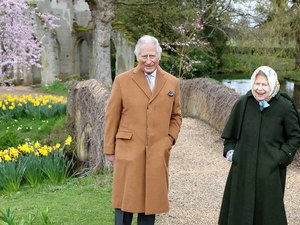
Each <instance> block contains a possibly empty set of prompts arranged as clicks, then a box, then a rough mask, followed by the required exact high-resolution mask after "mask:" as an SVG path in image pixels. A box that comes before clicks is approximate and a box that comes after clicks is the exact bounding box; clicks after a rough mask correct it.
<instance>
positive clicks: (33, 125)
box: [0, 115, 68, 149]
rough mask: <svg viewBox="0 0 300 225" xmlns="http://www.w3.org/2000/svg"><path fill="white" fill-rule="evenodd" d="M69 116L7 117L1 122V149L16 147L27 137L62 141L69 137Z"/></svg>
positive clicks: (34, 139)
mask: <svg viewBox="0 0 300 225" xmlns="http://www.w3.org/2000/svg"><path fill="white" fill-rule="evenodd" d="M66 120H67V116H66V115H64V116H57V117H51V118H48V119H42V120H38V119H33V118H27V117H23V118H20V119H18V120H15V119H5V120H2V121H1V122H0V149H5V148H7V147H16V146H17V145H18V144H23V143H25V142H26V140H27V139H29V140H32V141H45V142H51V143H62V142H63V141H64V140H65V139H66V137H67V135H68V134H67V129H66V128H65V127H66V123H67V121H66Z"/></svg>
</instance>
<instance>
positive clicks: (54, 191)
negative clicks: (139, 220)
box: [0, 171, 114, 225]
mask: <svg viewBox="0 0 300 225" xmlns="http://www.w3.org/2000/svg"><path fill="white" fill-rule="evenodd" d="M111 183H112V173H111V171H105V172H102V173H98V174H89V175H88V176H86V177H82V178H72V179H70V180H69V181H68V182H67V183H65V184H64V185H61V186H52V185H50V184H47V183H43V184H41V185H39V186H36V187H29V186H23V187H21V189H20V191H19V192H17V193H14V194H10V195H4V194H2V195H0V202H1V206H0V209H1V210H6V209H7V208H9V207H10V208H13V209H14V212H15V216H16V221H21V220H22V218H23V219H24V218H25V219H26V218H28V215H30V214H32V213H34V212H35V211H36V210H38V211H39V212H42V211H45V209H47V208H48V210H49V212H48V215H49V218H50V219H51V220H52V221H53V222H54V224H60V225H113V221H114V220H113V219H114V214H113V209H112V208H111V205H110V202H111ZM0 224H1V223H0ZM17 224H18V223H17ZM34 224H42V220H41V219H40V218H39V217H37V221H36V222H35V223H34Z"/></svg>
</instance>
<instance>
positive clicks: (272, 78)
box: [251, 66, 280, 99]
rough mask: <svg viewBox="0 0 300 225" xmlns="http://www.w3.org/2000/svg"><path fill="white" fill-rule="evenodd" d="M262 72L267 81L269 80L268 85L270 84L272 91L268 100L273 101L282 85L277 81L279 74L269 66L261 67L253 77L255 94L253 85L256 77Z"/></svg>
mask: <svg viewBox="0 0 300 225" xmlns="http://www.w3.org/2000/svg"><path fill="white" fill-rule="evenodd" d="M260 71H261V72H262V73H263V74H264V75H265V76H266V77H267V80H268V83H269V86H270V89H271V92H270V96H269V98H268V99H271V98H272V97H274V96H275V95H276V94H277V93H278V91H279V88H280V84H279V82H278V79H277V73H276V72H275V71H274V70H273V69H272V68H271V67H269V66H260V67H258V68H257V69H256V70H255V71H254V72H253V74H252V76H251V90H252V92H253V85H254V82H255V79H256V75H257V74H258V73H259V72H260Z"/></svg>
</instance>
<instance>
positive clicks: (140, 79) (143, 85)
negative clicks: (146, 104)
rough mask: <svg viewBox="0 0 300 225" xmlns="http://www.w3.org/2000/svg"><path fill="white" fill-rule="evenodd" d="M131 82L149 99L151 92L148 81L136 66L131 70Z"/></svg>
mask: <svg viewBox="0 0 300 225" xmlns="http://www.w3.org/2000/svg"><path fill="white" fill-rule="evenodd" d="M132 79H133V81H134V82H135V83H136V84H137V85H138V86H139V87H140V89H142V91H143V92H144V93H145V94H146V95H147V97H148V98H149V99H150V97H151V95H152V92H151V90H150V87H149V84H148V81H147V79H146V77H145V74H144V72H143V71H142V70H141V69H140V67H139V66H137V67H136V68H135V69H134V70H133V76H132Z"/></svg>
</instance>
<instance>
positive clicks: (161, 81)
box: [150, 67, 167, 102]
mask: <svg viewBox="0 0 300 225" xmlns="http://www.w3.org/2000/svg"><path fill="white" fill-rule="evenodd" d="M166 81H167V79H166V78H165V76H164V73H163V70H162V69H161V68H160V67H158V68H157V74H156V79H155V87H154V90H153V93H152V95H151V98H150V102H152V101H153V100H154V99H155V98H156V96H157V95H158V94H159V92H160V91H161V89H162V88H163V86H164V85H165V83H166Z"/></svg>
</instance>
